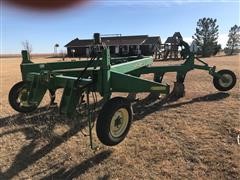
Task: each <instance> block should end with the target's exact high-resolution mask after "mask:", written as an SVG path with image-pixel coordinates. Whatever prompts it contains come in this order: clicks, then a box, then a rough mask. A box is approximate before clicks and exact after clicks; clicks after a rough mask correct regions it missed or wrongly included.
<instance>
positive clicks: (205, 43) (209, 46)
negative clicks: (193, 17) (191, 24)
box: [193, 17, 240, 57]
mask: <svg viewBox="0 0 240 180" xmlns="http://www.w3.org/2000/svg"><path fill="white" fill-rule="evenodd" d="M218 35H219V26H218V25H217V19H213V18H205V17H204V18H202V19H199V20H198V22H197V27H196V33H195V34H194V36H193V39H194V40H195V41H196V43H197V45H198V47H199V50H198V52H197V53H198V55H201V56H203V57H209V56H212V55H216V54H217V53H218V52H219V51H220V50H221V45H220V44H218ZM224 52H225V53H226V54H227V55H232V54H234V53H238V52H240V26H238V25H234V26H233V27H231V28H230V30H229V34H228V41H227V44H226V48H225V49H224Z"/></svg>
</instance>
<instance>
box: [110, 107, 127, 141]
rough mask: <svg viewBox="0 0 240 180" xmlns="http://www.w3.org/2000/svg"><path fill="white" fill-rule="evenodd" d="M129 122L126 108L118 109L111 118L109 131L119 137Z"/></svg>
mask: <svg viewBox="0 0 240 180" xmlns="http://www.w3.org/2000/svg"><path fill="white" fill-rule="evenodd" d="M128 122H129V114H128V111H127V109H125V108H120V109H118V110H117V111H116V112H115V113H114V115H113V117H112V120H111V125H110V133H111V135H112V136H113V137H115V138H118V137H120V136H121V135H122V134H123V133H124V132H125V130H126V128H127V125H128Z"/></svg>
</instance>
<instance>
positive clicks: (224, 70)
mask: <svg viewBox="0 0 240 180" xmlns="http://www.w3.org/2000/svg"><path fill="white" fill-rule="evenodd" d="M217 73H218V74H220V75H223V74H229V75H230V76H232V79H233V81H232V83H231V84H230V85H229V86H228V87H223V86H221V84H220V83H219V78H217V77H213V85H214V87H215V88H216V89H217V90H219V91H229V90H231V89H232V88H233V87H234V86H235V84H236V81H237V78H236V75H235V74H234V72H232V71H230V70H227V69H223V70H220V71H218V72H217Z"/></svg>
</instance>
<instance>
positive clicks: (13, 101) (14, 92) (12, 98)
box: [8, 81, 37, 113]
mask: <svg viewBox="0 0 240 180" xmlns="http://www.w3.org/2000/svg"><path fill="white" fill-rule="evenodd" d="M25 86H26V83H25V82H24V81H21V82H18V83H17V84H15V85H14V86H13V87H12V88H11V90H10V92H9V94H8V101H9V104H10V105H11V107H12V108H13V109H14V110H16V111H17V112H20V113H30V112H33V111H35V110H36V109H37V106H36V105H32V106H29V107H21V106H19V105H20V104H19V103H18V102H17V99H18V96H19V92H20V91H21V90H22V89H23V88H24V87H25Z"/></svg>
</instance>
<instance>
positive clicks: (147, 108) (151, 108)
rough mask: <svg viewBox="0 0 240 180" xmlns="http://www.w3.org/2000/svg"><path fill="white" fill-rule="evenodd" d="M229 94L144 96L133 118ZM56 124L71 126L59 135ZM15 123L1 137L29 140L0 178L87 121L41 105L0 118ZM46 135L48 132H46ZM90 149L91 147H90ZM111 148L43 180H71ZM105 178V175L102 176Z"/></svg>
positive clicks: (13, 172) (13, 173)
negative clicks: (19, 135) (43, 141)
mask: <svg viewBox="0 0 240 180" xmlns="http://www.w3.org/2000/svg"><path fill="white" fill-rule="evenodd" d="M228 96H229V94H228V93H222V92H218V93H214V94H210V95H206V96H203V97H198V98H194V99H192V100H190V101H185V102H179V103H178V102H174V103H173V102H169V101H166V99H152V98H149V97H146V98H145V99H143V100H140V101H136V102H134V103H133V110H134V114H135V115H134V120H135V121H137V120H141V119H142V118H144V117H145V116H147V115H149V114H151V113H153V112H155V111H164V110H167V109H169V108H176V107H179V106H182V105H186V104H192V103H196V102H203V101H219V100H222V99H224V98H227V97H228ZM56 124H68V126H69V127H70V129H69V130H68V131H67V132H65V133H64V134H62V135H61V136H56V135H55V134H54V132H53V128H54V126H55V125H56ZM12 125H17V127H20V128H18V129H14V130H11V131H7V132H4V133H2V134H0V138H1V137H3V136H5V135H7V134H12V133H16V132H23V133H24V134H25V136H26V138H27V139H30V140H31V142H30V143H29V144H28V145H26V146H23V147H22V149H21V150H20V151H19V152H18V154H17V155H16V156H15V160H14V162H13V163H12V165H11V166H10V167H9V168H8V169H7V170H6V171H5V172H0V179H12V178H13V177H14V176H16V175H17V174H18V173H19V172H21V171H23V170H25V169H27V168H28V167H29V166H31V165H33V164H34V163H36V162H37V161H38V160H40V159H41V158H43V157H44V156H45V155H47V154H48V153H50V152H52V151H53V150H54V149H55V148H56V147H58V146H60V145H61V144H62V143H64V142H66V141H67V140H68V139H69V138H71V137H72V136H74V135H76V134H77V133H78V132H79V131H81V129H83V128H85V126H86V125H87V124H86V121H84V122H83V121H79V120H78V121H76V120H66V119H65V118H63V117H61V116H60V115H58V112H57V110H56V109H50V110H47V109H46V108H45V107H43V108H40V109H39V110H38V111H37V112H35V113H32V114H27V115H24V114H17V115H14V116H11V117H6V118H2V119H0V128H4V127H7V126H9V127H10V126H12ZM42 125H44V127H45V128H43V131H38V130H37V128H36V127H38V126H42ZM46 134H47V135H46ZM42 136H44V137H46V138H48V140H49V141H48V142H49V143H48V144H47V145H45V146H43V147H42V148H41V149H39V150H37V151H35V148H36V146H37V141H36V140H37V139H38V138H39V137H42ZM89 148H90V147H89ZM111 153H112V152H111V151H102V152H99V153H98V154H96V155H94V156H93V157H91V158H89V159H87V160H85V161H83V162H82V163H80V164H79V165H77V166H75V167H73V168H71V169H64V168H62V167H61V168H59V170H57V172H55V173H54V174H50V175H47V176H46V177H45V178H44V179H60V178H61V179H72V178H74V177H78V176H80V175H81V174H83V173H84V172H86V171H87V170H89V169H90V168H92V167H93V166H95V165H97V164H99V163H101V162H102V161H104V160H105V159H107V158H108V157H109V156H110V155H111ZM104 178H105V179H108V177H107V176H106V177H104Z"/></svg>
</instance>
